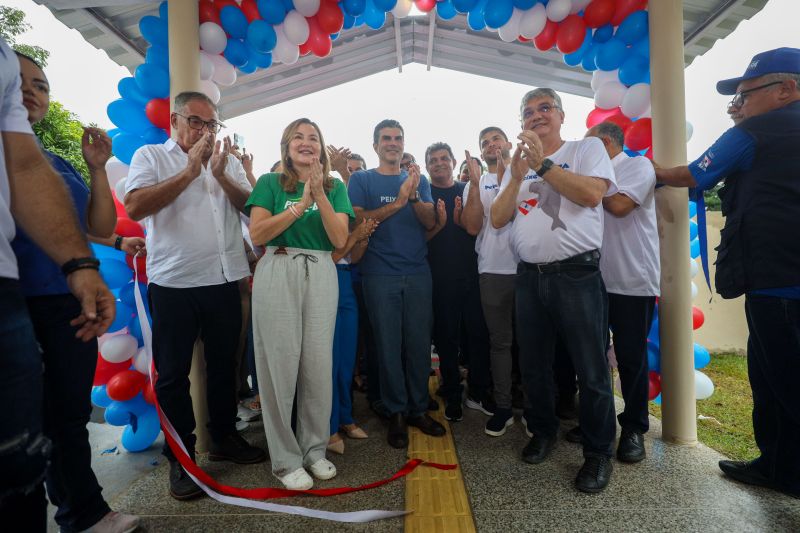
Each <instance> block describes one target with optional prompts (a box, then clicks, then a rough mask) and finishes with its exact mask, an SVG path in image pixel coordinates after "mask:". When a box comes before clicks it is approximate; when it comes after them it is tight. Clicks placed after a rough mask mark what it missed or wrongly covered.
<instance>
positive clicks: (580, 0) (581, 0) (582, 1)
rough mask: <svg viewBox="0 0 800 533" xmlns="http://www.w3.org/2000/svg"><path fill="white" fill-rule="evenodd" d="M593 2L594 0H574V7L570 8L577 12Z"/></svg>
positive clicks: (571, 10)
mask: <svg viewBox="0 0 800 533" xmlns="http://www.w3.org/2000/svg"><path fill="white" fill-rule="evenodd" d="M591 3H592V0H572V9H570V11H569V12H570V13H577V12H579V11H580V10H582V9H585V8H586V6H588V5H589V4H591Z"/></svg>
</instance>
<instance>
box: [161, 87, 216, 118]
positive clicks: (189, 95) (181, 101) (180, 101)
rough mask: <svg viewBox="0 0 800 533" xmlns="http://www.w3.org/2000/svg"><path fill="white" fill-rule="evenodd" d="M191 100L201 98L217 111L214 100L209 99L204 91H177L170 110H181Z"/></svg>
mask: <svg viewBox="0 0 800 533" xmlns="http://www.w3.org/2000/svg"><path fill="white" fill-rule="evenodd" d="M192 100H201V101H203V102H205V103H207V104H208V105H210V106H211V108H212V109H213V110H214V112H215V113H216V112H217V104H215V103H214V101H213V100H211V98H209V97H208V96H206V95H205V94H204V93H200V92H197V91H184V92H182V93H179V94H178V96H176V97H175V104H174V107H173V109H172V110H173V111H183V110H184V108H185V107H186V105H187V104H188V103H189V102H191V101H192Z"/></svg>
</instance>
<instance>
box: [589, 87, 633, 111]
mask: <svg viewBox="0 0 800 533" xmlns="http://www.w3.org/2000/svg"><path fill="white" fill-rule="evenodd" d="M627 90H628V89H627V87H625V86H624V85H622V84H621V83H620V82H618V81H614V80H611V81H607V82H605V83H604V84H603V85H601V86H600V87H598V88H597V92H595V93H594V103H595V105H596V106H597V107H599V108H600V109H614V108H615V107H619V105H620V104H621V103H622V99H623V98H624V97H625V93H626V92H627Z"/></svg>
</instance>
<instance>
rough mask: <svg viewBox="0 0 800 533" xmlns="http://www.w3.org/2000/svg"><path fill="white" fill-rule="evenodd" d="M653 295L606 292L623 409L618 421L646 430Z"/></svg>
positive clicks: (629, 428)
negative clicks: (648, 333) (649, 337)
mask: <svg viewBox="0 0 800 533" xmlns="http://www.w3.org/2000/svg"><path fill="white" fill-rule="evenodd" d="M655 305H656V297H655V296H626V295H623V294H612V293H609V294H608V325H609V326H610V328H611V335H612V338H613V339H614V352H615V353H616V355H617V365H618V368H619V379H620V381H621V382H622V398H623V399H624V400H625V410H624V411H622V412H621V413H620V414H619V415H618V416H617V420H618V421H619V425H620V426H622V429H626V430H631V431H638V432H641V433H646V432H647V430H648V429H650V419H649V415H648V412H647V397H648V393H649V388H650V380H649V379H648V367H647V332H648V331H649V330H650V323H651V322H652V321H653V309H654V308H655Z"/></svg>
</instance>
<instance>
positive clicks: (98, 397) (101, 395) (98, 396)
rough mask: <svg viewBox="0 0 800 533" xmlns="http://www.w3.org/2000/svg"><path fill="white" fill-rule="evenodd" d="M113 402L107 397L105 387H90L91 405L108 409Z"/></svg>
mask: <svg viewBox="0 0 800 533" xmlns="http://www.w3.org/2000/svg"><path fill="white" fill-rule="evenodd" d="M113 401H114V400H112V399H111V398H109V397H108V393H107V392H106V386H105V385H100V386H97V387H92V403H93V404H95V405H96V406H97V407H103V408H105V407H108V406H109V405H111V402H113Z"/></svg>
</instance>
